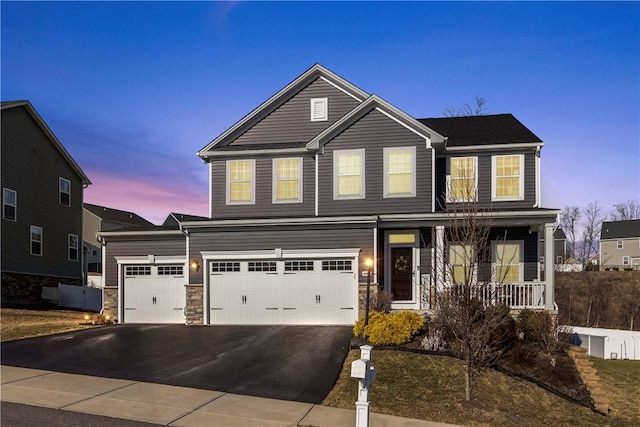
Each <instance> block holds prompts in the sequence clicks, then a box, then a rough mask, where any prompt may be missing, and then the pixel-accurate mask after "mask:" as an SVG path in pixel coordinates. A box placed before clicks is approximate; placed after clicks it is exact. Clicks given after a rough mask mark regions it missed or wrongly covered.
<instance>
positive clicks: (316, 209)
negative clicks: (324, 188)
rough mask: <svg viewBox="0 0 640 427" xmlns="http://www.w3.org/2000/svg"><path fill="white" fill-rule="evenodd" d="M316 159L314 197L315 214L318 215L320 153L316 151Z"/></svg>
mask: <svg viewBox="0 0 640 427" xmlns="http://www.w3.org/2000/svg"><path fill="white" fill-rule="evenodd" d="M315 159H316V164H315V169H316V171H315V174H316V175H315V194H314V199H315V214H316V216H318V153H316V155H315Z"/></svg>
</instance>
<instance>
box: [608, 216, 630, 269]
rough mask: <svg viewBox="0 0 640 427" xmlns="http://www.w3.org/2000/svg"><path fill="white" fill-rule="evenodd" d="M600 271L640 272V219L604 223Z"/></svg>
mask: <svg viewBox="0 0 640 427" xmlns="http://www.w3.org/2000/svg"><path fill="white" fill-rule="evenodd" d="M600 269H601V270H640V219H633V220H627V221H604V222H603V223H602V231H601V233H600Z"/></svg>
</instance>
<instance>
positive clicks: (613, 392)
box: [591, 357, 640, 426]
mask: <svg viewBox="0 0 640 427" xmlns="http://www.w3.org/2000/svg"><path fill="white" fill-rule="evenodd" d="M591 361H592V362H593V367H594V368H596V369H597V370H598V376H599V377H600V385H601V386H602V389H603V391H604V392H605V393H607V397H608V398H609V400H610V405H609V407H610V409H611V414H610V417H611V418H612V419H614V420H616V421H618V422H619V423H620V424H617V425H629V426H631V425H635V426H640V360H603V359H596V358H595V357H592V358H591Z"/></svg>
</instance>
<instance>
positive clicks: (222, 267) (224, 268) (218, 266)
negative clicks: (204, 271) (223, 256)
mask: <svg viewBox="0 0 640 427" xmlns="http://www.w3.org/2000/svg"><path fill="white" fill-rule="evenodd" d="M239 271H240V263H239V262H236V261H214V262H212V263H211V272H212V273H230V272H235V273H237V272H239Z"/></svg>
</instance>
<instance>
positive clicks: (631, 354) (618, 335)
mask: <svg viewBox="0 0 640 427" xmlns="http://www.w3.org/2000/svg"><path fill="white" fill-rule="evenodd" d="M568 328H571V330H573V335H572V337H571V344H574V345H577V346H580V347H583V348H586V349H587V353H588V354H589V355H590V356H594V357H599V358H602V359H630V360H640V331H623V330H620V329H604V328H584V327H580V326H568Z"/></svg>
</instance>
